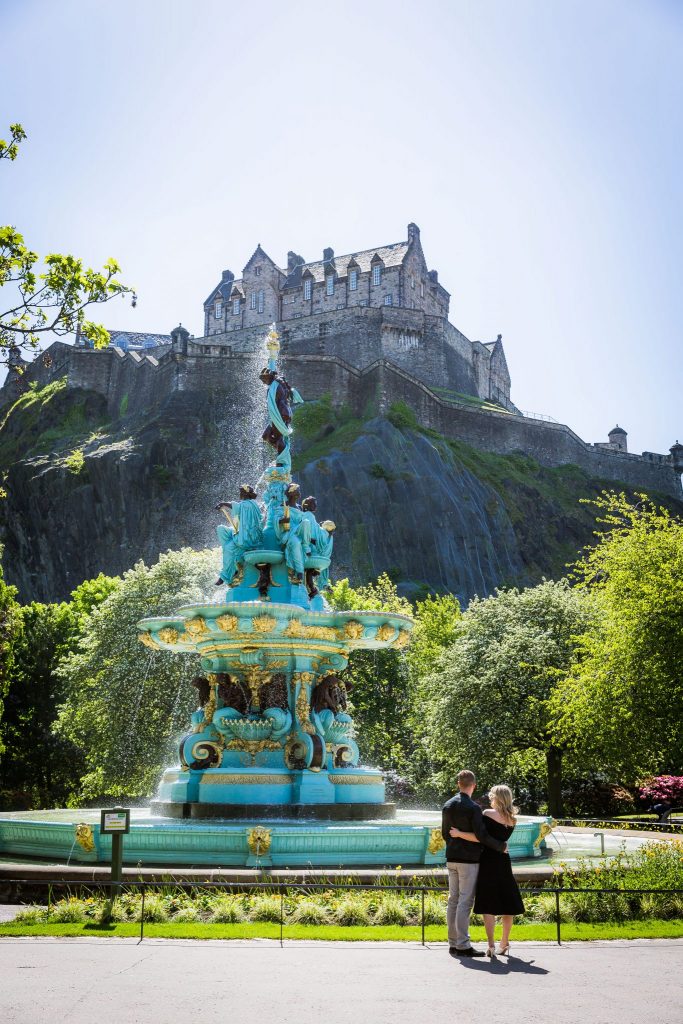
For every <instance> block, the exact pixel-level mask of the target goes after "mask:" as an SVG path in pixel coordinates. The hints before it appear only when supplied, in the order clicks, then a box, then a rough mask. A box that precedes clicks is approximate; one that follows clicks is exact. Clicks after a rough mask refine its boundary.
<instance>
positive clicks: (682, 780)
mask: <svg viewBox="0 0 683 1024" xmlns="http://www.w3.org/2000/svg"><path fill="white" fill-rule="evenodd" d="M640 799H641V800H643V801H644V802H645V804H646V806H648V807H653V806H654V805H655V804H668V805H669V806H670V807H683V775H658V776H657V777H656V778H654V779H651V780H650V781H649V782H648V784H647V786H643V787H642V789H641V790H640Z"/></svg>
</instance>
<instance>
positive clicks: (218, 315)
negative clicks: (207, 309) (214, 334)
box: [213, 299, 223, 320]
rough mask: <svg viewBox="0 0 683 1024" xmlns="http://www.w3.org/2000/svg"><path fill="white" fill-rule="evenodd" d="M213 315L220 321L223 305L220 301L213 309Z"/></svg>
mask: <svg viewBox="0 0 683 1024" xmlns="http://www.w3.org/2000/svg"><path fill="white" fill-rule="evenodd" d="M213 315H214V316H215V318H216V320H220V319H221V317H222V316H223V303H222V302H221V301H220V299H219V300H218V302H217V303H216V305H215V306H214V307H213Z"/></svg>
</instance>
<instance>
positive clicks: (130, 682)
mask: <svg viewBox="0 0 683 1024" xmlns="http://www.w3.org/2000/svg"><path fill="white" fill-rule="evenodd" d="M215 561H216V555H215V552H212V551H200V552H197V551H192V550H190V549H189V548H183V549H182V550H180V551H169V552H167V553H166V554H164V555H161V557H160V558H159V561H158V562H157V563H156V564H155V565H153V566H151V567H147V566H146V565H145V564H144V563H143V562H138V564H137V565H135V566H134V567H133V568H132V569H130V570H129V571H128V572H127V573H125V574H124V576H123V578H122V580H121V583H120V585H119V586H117V588H116V589H115V590H113V591H112V592H111V593H110V594H109V596H108V597H107V598H106V600H105V601H104V602H103V603H102V604H101V605H99V606H98V607H96V608H94V610H93V611H92V613H91V614H90V616H89V617H88V618H87V620H86V621H85V624H84V636H83V638H82V640H81V642H80V644H79V646H78V649H77V650H75V651H73V652H71V653H70V654H68V655H67V657H66V658H65V659H64V660H63V661H62V663H61V665H60V667H59V670H58V674H59V676H60V677H61V678H62V679H63V680H64V684H65V687H66V694H67V695H66V699H65V702H64V705H63V707H62V708H61V711H60V714H59V719H58V724H57V732H58V734H59V735H60V736H61V737H63V738H65V739H68V740H70V741H71V742H73V743H74V744H76V745H77V746H78V747H80V748H81V749H82V750H83V751H84V755H85V768H86V771H85V775H84V778H83V780H82V787H81V795H82V797H84V798H86V799H95V798H97V797H100V796H103V795H108V796H111V797H121V796H124V795H125V796H128V797H137V796H146V795H149V793H150V792H152V791H153V789H154V785H155V783H156V779H157V776H158V774H159V771H160V770H161V768H162V767H163V766H164V764H165V763H166V761H167V760H168V761H170V760H171V758H172V757H173V755H172V753H171V747H170V741H171V740H172V739H174V738H175V737H176V736H177V734H178V733H179V731H180V730H181V729H182V728H183V727H184V725H185V723H186V721H187V716H188V714H189V712H190V711H191V710H192V708H193V691H192V690H191V688H190V687H189V686H186V685H185V684H186V683H187V682H188V681H189V680H190V679H191V678H192V676H193V675H196V674H197V671H198V668H199V659H198V658H197V657H196V656H187V657H185V656H183V657H182V658H179V657H177V656H175V655H174V654H172V653H171V652H167V651H150V650H148V649H147V648H145V647H143V645H142V644H141V643H140V642H139V640H138V630H137V629H136V623H137V622H138V621H139V620H140V619H142V618H145V617H146V616H149V615H171V614H172V613H173V612H174V611H175V610H176V609H177V608H179V607H180V606H181V605H184V604H192V603H195V602H199V601H202V600H206V599H205V597H204V594H205V593H206V591H207V590H208V588H209V586H210V582H211V578H212V575H214V568H215Z"/></svg>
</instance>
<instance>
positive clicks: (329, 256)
mask: <svg viewBox="0 0 683 1024" xmlns="http://www.w3.org/2000/svg"><path fill="white" fill-rule="evenodd" d="M333 259H334V249H323V262H324V263H331V262H332V260H333Z"/></svg>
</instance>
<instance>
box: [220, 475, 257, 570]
mask: <svg viewBox="0 0 683 1024" xmlns="http://www.w3.org/2000/svg"><path fill="white" fill-rule="evenodd" d="M256 499H257V494H256V491H255V490H254V488H253V487H251V486H250V485H249V484H242V486H241V487H240V500H239V501H221V502H220V503H219V504H218V505H216V508H217V509H220V510H221V511H222V512H223V514H224V515H225V518H226V519H227V520H228V523H229V525H228V526H217V527H216V533H217V534H218V540H219V541H220V545H221V548H222V549H223V566H222V568H221V571H220V573H219V574H218V579H217V580H216V586H217V587H220V586H222V585H223V584H227V585H228V586H230V583H231V581H232V579H233V577H234V575H235V573H236V572H237V569H238V567H239V566H240V565H241V564H242V563H243V562H244V553H245V551H251V550H253V549H254V548H258V547H259V546H260V544H261V537H262V532H263V528H262V522H261V509H260V507H259V504H258V501H257V500H256ZM228 509H231V510H232V515H231V514H230V512H229V511H228Z"/></svg>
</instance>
